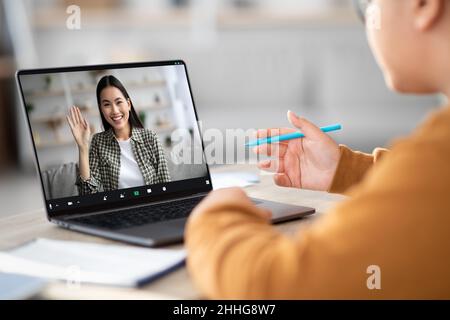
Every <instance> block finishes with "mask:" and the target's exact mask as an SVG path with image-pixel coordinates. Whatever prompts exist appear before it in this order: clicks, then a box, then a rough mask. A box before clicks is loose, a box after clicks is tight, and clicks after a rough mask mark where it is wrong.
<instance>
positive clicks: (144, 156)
mask: <svg viewBox="0 0 450 320" xmlns="http://www.w3.org/2000/svg"><path fill="white" fill-rule="evenodd" d="M96 93H97V103H98V108H99V111H100V116H101V119H102V124H103V128H104V131H102V132H99V133H96V134H94V136H93V137H92V141H91V142H90V141H89V140H90V137H91V130H90V127H89V124H88V122H87V120H86V119H85V118H84V117H83V115H82V113H81V111H80V109H79V108H78V107H76V106H73V107H71V108H70V112H69V114H68V115H67V121H68V123H69V126H70V129H71V131H72V134H73V137H74V139H75V142H76V143H77V146H78V151H79V168H80V174H79V177H78V181H77V185H78V188H79V191H80V194H81V195H85V194H92V193H96V192H101V191H110V190H115V189H123V188H132V187H136V186H143V185H151V184H156V183H164V182H169V181H170V175H169V170H168V167H167V161H166V159H165V156H164V150H163V148H162V146H161V144H160V142H159V140H158V137H157V135H156V133H155V132H153V131H151V130H147V129H144V126H143V125H142V123H141V121H140V120H139V118H138V116H137V114H136V111H135V109H134V107H133V103H132V102H131V99H130V96H129V95H128V92H127V90H126V89H125V87H124V86H123V85H122V83H121V82H120V81H119V80H118V79H117V78H115V77H114V76H111V75H107V76H104V77H103V78H101V79H100V81H99V82H98V84H97V90H96Z"/></svg>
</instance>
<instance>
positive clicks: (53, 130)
mask: <svg viewBox="0 0 450 320" xmlns="http://www.w3.org/2000/svg"><path fill="white" fill-rule="evenodd" d="M20 82H21V86H22V89H23V93H24V100H25V107H26V112H27V114H28V118H29V123H30V126H31V131H32V136H33V140H34V144H35V148H36V153H37V158H38V162H39V166H40V170H41V172H40V173H41V176H42V181H43V185H44V190H45V196H46V199H47V200H50V199H57V198H64V197H72V196H80V195H89V194H94V193H98V192H108V191H112V190H117V189H126V188H132V187H138V186H149V185H153V184H158V183H166V182H172V181H178V180H186V179H192V178H197V177H204V176H206V175H207V167H206V164H205V162H204V159H203V158H202V159H201V162H200V163H197V162H194V161H188V162H186V161H184V162H183V161H182V160H181V159H182V158H183V155H182V154H179V150H183V151H182V152H189V153H191V152H192V153H194V152H198V151H199V152H200V153H201V148H202V146H201V140H200V133H199V130H198V125H197V122H196V117H195V113H194V108H193V105H192V99H191V94H190V90H189V86H188V81H187V78H186V73H185V69H184V66H183V65H168V66H153V67H139V68H123V69H113V70H94V71H74V72H63V73H50V74H45V75H43V74H33V75H21V76H20ZM175 131H177V132H178V134H177V135H176V136H179V135H180V133H181V134H186V135H189V137H184V138H185V139H182V140H180V139H177V141H173V136H174V135H173V134H172V133H174V132H175ZM180 141H189V143H188V144H187V145H186V146H183V147H182V148H179V146H178V148H176V150H177V152H175V150H174V145H175V144H176V143H180ZM183 159H186V158H183Z"/></svg>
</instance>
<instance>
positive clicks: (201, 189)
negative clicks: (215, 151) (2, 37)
mask: <svg viewBox="0 0 450 320" xmlns="http://www.w3.org/2000/svg"><path fill="white" fill-rule="evenodd" d="M171 65H183V67H184V70H185V74H186V79H187V82H188V88H189V93H190V95H191V101H192V106H193V108H194V114H195V120H196V122H197V128H198V130H199V134H200V141H201V145H202V152H203V159H204V161H205V165H206V172H207V176H205V177H197V178H193V179H186V180H182V181H183V182H184V183H186V186H188V185H189V184H190V182H192V183H193V184H195V187H194V188H192V187H187V188H186V190H183V191H176V192H168V193H163V194H158V195H148V196H145V197H140V198H136V199H134V198H130V199H127V201H115V202H105V203H102V202H100V203H97V204H93V205H90V206H85V207H76V206H74V207H66V208H64V210H58V211H57V212H49V208H48V205H47V204H48V201H50V200H57V199H47V198H46V195H45V189H44V182H43V178H42V173H41V167H40V164H39V158H38V153H37V149H36V145H35V141H34V139H33V138H31V142H32V145H33V151H34V157H35V164H36V169H37V171H38V175H39V179H40V182H41V192H42V196H43V199H44V203H45V211H46V213H47V219H49V220H50V218H55V217H58V216H63V215H64V216H65V215H72V214H83V213H93V212H98V211H104V210H111V209H112V208H114V209H115V208H120V207H130V206H136V205H142V204H143V203H148V204H149V203H152V202H159V201H164V200H169V199H176V198H181V197H187V196H192V195H195V194H203V193H208V192H210V191H211V190H212V189H213V188H212V183H208V184H201V183H200V180H199V178H204V180H208V181H211V175H210V171H209V166H208V163H207V162H206V158H205V154H204V151H205V147H204V143H203V135H202V132H201V128H200V127H199V125H198V114H197V109H196V107H195V102H194V96H193V94H192V88H191V82H190V80H189V74H188V71H187V67H186V63H185V62H184V61H183V60H167V61H147V62H130V63H111V64H97V65H87V66H68V67H55V68H38V69H23V70H18V71H17V72H16V83H17V85H18V88H19V91H20V97H21V102H22V110H23V112H24V114H25V118H26V120H27V124H28V129H29V134H30V137H32V127H31V122H30V118H29V115H28V112H27V111H26V107H25V103H26V102H25V96H24V92H23V88H22V84H21V82H20V76H24V75H36V74H48V73H63V72H79V71H92V70H108V69H126V68H144V67H160V66H171ZM179 181H180V180H178V181H172V182H169V183H167V184H166V185H167V186H168V187H169V189H170V185H171V184H172V183H179ZM99 194H100V193H99ZM105 194H106V192H105ZM80 197H83V196H80Z"/></svg>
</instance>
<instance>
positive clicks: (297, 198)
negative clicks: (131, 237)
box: [0, 165, 343, 299]
mask: <svg viewBox="0 0 450 320" xmlns="http://www.w3.org/2000/svg"><path fill="white" fill-rule="evenodd" d="M241 170H246V171H249V170H253V171H255V172H257V169H255V168H254V167H251V166H245V165H244V166H242V165H241V166H227V167H221V168H217V169H213V171H241ZM260 178H261V182H260V183H258V184H256V185H252V186H249V187H247V188H245V190H246V192H247V194H248V195H249V196H251V197H255V198H261V199H267V200H272V201H278V202H284V203H290V204H297V205H304V206H309V207H313V208H316V214H314V215H313V216H311V217H308V218H305V219H302V220H297V221H293V222H288V223H283V224H280V225H277V226H275V228H277V229H278V230H280V232H283V233H285V234H293V233H295V232H296V230H297V229H298V227H299V225H300V224H304V223H310V222H311V221H313V220H315V219H317V218H318V217H319V216H320V215H321V214H323V212H325V211H326V210H327V208H329V207H330V206H332V205H333V204H334V203H335V202H337V201H339V200H341V199H343V196H340V195H335V194H328V193H326V192H315V191H306V190H298V189H289V188H280V187H277V186H275V185H274V184H273V182H272V178H271V176H270V175H268V174H264V173H261V175H260ZM37 237H41V238H50V239H59V240H73V241H87V242H97V243H114V244H118V242H115V241H111V240H107V239H103V238H99V237H94V236H89V235H85V234H82V233H78V232H74V231H69V230H66V229H62V228H59V227H57V226H56V225H54V224H52V223H49V222H48V221H47V219H46V214H45V212H44V209H41V210H37V211H34V212H28V213H23V214H18V215H15V216H11V217H7V218H3V219H0V250H5V249H8V248H12V247H15V246H18V245H20V244H22V243H24V242H26V241H29V240H32V239H34V238H37ZM123 245H126V244H123ZM179 247H181V245H178V246H171V247H169V248H179ZM39 297H40V298H44V299H198V298H201V296H200V293H199V292H198V291H197V289H196V288H195V287H194V286H193V284H192V281H191V280H190V278H189V275H188V273H187V271H186V268H181V269H178V270H177V271H175V272H173V273H170V274H169V275H166V276H164V277H163V278H160V279H158V280H156V281H154V282H152V283H150V284H148V285H146V286H144V287H142V288H139V289H133V288H130V289H124V288H114V287H105V286H92V285H85V284H82V285H81V286H80V287H79V288H76V287H73V286H72V287H68V286H66V284H65V283H63V282H57V281H55V282H51V283H50V284H49V285H48V286H47V287H46V289H44V290H43V291H42V292H41V294H40V296H39Z"/></svg>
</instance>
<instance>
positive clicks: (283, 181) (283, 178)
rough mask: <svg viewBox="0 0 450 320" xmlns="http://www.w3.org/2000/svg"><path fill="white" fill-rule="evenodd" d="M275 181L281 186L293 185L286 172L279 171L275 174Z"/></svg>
mask: <svg viewBox="0 0 450 320" xmlns="http://www.w3.org/2000/svg"><path fill="white" fill-rule="evenodd" d="M273 181H274V182H275V184H276V185H277V186H280V187H291V186H292V182H291V180H290V179H289V177H288V176H287V175H286V174H284V173H278V174H275V175H274V176H273Z"/></svg>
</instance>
